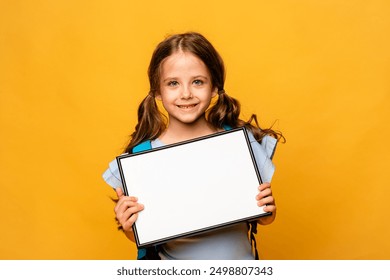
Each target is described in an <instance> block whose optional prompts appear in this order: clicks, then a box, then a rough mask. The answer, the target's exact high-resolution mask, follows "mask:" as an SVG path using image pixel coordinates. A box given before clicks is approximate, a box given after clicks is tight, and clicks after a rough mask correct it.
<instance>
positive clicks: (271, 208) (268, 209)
mask: <svg viewBox="0 0 390 280" xmlns="http://www.w3.org/2000/svg"><path fill="white" fill-rule="evenodd" d="M263 210H264V211H265V212H271V213H274V212H276V206H275V205H267V206H265V207H264V208H263Z"/></svg>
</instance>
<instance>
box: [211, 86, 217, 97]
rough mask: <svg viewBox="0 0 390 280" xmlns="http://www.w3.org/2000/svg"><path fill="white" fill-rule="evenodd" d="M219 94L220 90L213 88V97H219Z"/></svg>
mask: <svg viewBox="0 0 390 280" xmlns="http://www.w3.org/2000/svg"><path fill="white" fill-rule="evenodd" d="M217 94H218V88H217V87H214V88H213V91H212V93H211V97H215V96H217Z"/></svg>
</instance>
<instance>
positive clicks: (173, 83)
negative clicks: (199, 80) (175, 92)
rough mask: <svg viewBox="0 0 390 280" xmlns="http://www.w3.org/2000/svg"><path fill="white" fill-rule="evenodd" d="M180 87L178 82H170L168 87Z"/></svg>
mask: <svg viewBox="0 0 390 280" xmlns="http://www.w3.org/2000/svg"><path fill="white" fill-rule="evenodd" d="M178 85H179V83H178V82H177V81H169V82H168V86H169V87H175V86H178Z"/></svg>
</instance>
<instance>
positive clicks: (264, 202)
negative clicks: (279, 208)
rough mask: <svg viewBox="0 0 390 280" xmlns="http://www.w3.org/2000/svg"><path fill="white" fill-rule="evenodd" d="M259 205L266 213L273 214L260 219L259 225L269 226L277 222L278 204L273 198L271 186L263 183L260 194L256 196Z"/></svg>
mask: <svg viewBox="0 0 390 280" xmlns="http://www.w3.org/2000/svg"><path fill="white" fill-rule="evenodd" d="M256 201H257V205H258V206H259V207H263V210H264V211H265V212H271V215H269V216H264V217H261V218H259V220H258V223H259V224H262V225H268V224H270V223H272V222H273V221H274V220H275V216H276V204H275V199H274V197H273V196H272V190H271V184H270V183H263V184H261V185H260V186H259V194H258V195H257V196H256Z"/></svg>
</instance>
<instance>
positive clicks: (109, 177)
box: [103, 159, 123, 189]
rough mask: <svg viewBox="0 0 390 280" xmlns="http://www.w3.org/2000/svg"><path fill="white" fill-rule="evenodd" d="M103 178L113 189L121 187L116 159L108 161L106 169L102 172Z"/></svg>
mask: <svg viewBox="0 0 390 280" xmlns="http://www.w3.org/2000/svg"><path fill="white" fill-rule="evenodd" d="M103 179H104V181H106V183H107V184H109V185H110V186H111V187H113V188H114V189H116V188H123V187H122V180H121V176H120V175H119V168H118V163H117V161H116V159H114V160H113V161H111V162H110V163H109V165H108V168H107V170H106V171H105V172H104V173H103Z"/></svg>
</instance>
